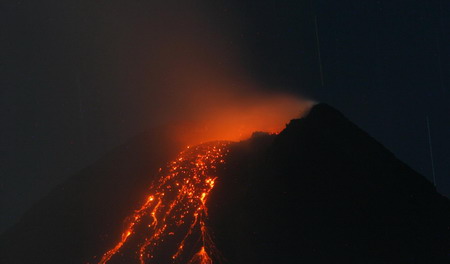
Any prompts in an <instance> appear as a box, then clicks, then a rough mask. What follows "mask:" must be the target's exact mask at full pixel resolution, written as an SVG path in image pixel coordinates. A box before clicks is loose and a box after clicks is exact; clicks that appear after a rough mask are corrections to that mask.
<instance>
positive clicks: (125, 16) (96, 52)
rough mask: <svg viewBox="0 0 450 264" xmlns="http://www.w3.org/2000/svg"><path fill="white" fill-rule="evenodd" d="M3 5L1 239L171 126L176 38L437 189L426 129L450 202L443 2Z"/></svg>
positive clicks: (177, 97)
mask: <svg viewBox="0 0 450 264" xmlns="http://www.w3.org/2000/svg"><path fill="white" fill-rule="evenodd" d="M165 2H170V1H165ZM175 2H180V1H175ZM0 5H1V10H2V11H1V12H2V14H1V16H0V17H1V21H2V23H1V26H0V27H1V32H2V34H1V51H0V52H1V58H2V59H1V64H0V65H1V72H0V79H1V97H0V98H1V121H2V122H1V124H2V129H1V131H0V133H1V134H0V146H1V152H0V153H1V166H0V168H1V170H0V173H1V211H2V214H1V219H0V221H1V223H0V231H3V230H4V229H5V228H6V227H7V226H9V225H11V224H12V223H14V222H15V221H17V219H18V217H19V216H20V215H21V214H22V213H23V212H24V211H26V210H27V209H28V208H29V207H30V206H31V205H32V204H33V203H34V202H36V201H37V200H39V199H40V198H41V197H43V196H44V195H45V194H46V193H47V192H48V191H49V190H50V189H51V188H53V187H54V186H55V185H57V184H58V183H61V182H63V181H64V180H65V179H67V178H68V177H70V175H72V174H73V173H75V172H76V171H78V170H80V169H81V168H83V167H85V166H87V165H88V164H89V163H91V162H93V161H95V160H96V159H98V158H99V157H100V156H101V155H102V154H103V153H105V152H107V151H108V150H110V149H111V148H113V147H115V146H118V145H120V144H122V143H123V142H125V141H126V140H127V139H128V138H130V137H132V136H134V135H136V134H138V133H141V132H142V131H144V130H145V129H149V128H151V127H152V126H155V125H156V124H160V123H163V122H164V121H168V120H170V119H171V118H172V117H173V114H174V113H176V111H175V112H173V111H169V110H167V107H166V104H165V103H161V101H163V102H167V100H168V99H170V102H171V103H170V108H171V109H172V108H179V109H182V107H181V106H180V105H183V104H182V102H181V100H182V98H183V96H184V95H185V93H189V89H187V90H181V91H180V90H171V89H170V88H167V87H164V85H162V83H164V84H167V83H166V82H162V81H161V80H164V78H165V75H164V74H165V73H166V72H165V71H164V70H162V69H165V68H164V67H165V65H166V64H167V65H168V66H167V67H168V68H169V69H171V68H173V67H172V66H173V64H172V62H173V60H174V59H175V60H176V59H178V57H180V56H185V55H186V54H184V53H180V54H179V53H175V54H172V51H173V50H177V48H176V46H177V45H178V44H179V43H181V44H179V46H181V50H184V49H188V48H185V46H183V45H188V44H189V45H190V46H189V47H190V49H192V50H193V52H191V53H190V54H189V56H186V58H185V60H186V61H191V60H194V61H195V60H197V59H198V61H202V60H206V61H209V58H211V57H214V59H215V60H214V61H216V60H217V61H218V65H228V64H230V65H234V63H235V62H234V61H235V58H234V57H239V58H240V59H239V60H240V64H239V66H237V65H236V68H239V67H242V68H244V70H242V72H245V74H246V75H248V76H251V78H253V79H256V80H257V81H258V82H261V83H264V84H265V88H264V89H265V90H276V91H286V92H290V93H294V94H302V93H307V94H309V95H311V96H313V97H314V98H315V99H316V100H319V101H322V102H327V103H329V104H331V105H333V106H335V107H336V108H338V109H340V110H341V111H342V112H344V114H346V115H347V116H348V117H349V118H350V119H351V120H352V121H354V122H355V123H356V124H358V125H359V126H360V127H362V128H363V129H365V130H366V131H368V132H369V133H370V134H371V135H372V136H374V137H375V138H376V139H378V140H379V141H381V142H382V143H383V144H384V145H385V146H387V147H388V148H389V149H390V150H392V151H393V152H394V153H395V154H396V155H397V156H398V157H399V158H400V159H401V160H403V161H405V162H406V163H407V164H408V165H410V166H411V167H412V168H414V169H415V170H417V171H418V172H420V173H422V174H423V175H425V176H426V177H427V178H428V179H430V180H433V173H432V167H431V159H430V145H429V137H428V132H429V131H430V134H431V140H432V150H433V156H434V168H435V178H436V184H437V187H438V190H439V191H440V192H441V193H442V194H444V195H447V196H450V140H449V139H448V135H449V132H450V99H449V92H450V91H449V83H450V80H449V76H450V51H449V48H448V47H450V27H449V25H450V23H449V15H450V13H449V11H450V3H449V2H447V1H438V0H430V1H419V0H410V1H388V0H383V1H361V0H348V1H331V0H317V1H310V2H308V1H255V2H254V3H253V2H251V1H236V2H231V1H230V2H227V1H223V2H221V3H219V2H217V4H209V5H206V4H205V3H202V2H201V1H193V2H190V3H184V4H183V5H181V4H180V3H164V4H162V3H157V1H156V2H155V1H142V0H141V1H137V0H136V1H119V0H114V1H74V0H73V1H68V0H63V1H61V0H59V1H57V0H54V1H53V0H45V1H27V0H22V1H2V4H0ZM173 36H175V37H173ZM180 36H182V37H180ZM192 36H195V37H192ZM181 39H182V41H181ZM199 39H200V41H199ZM177 43H178V44H177ZM186 43H187V44H186ZM198 43H207V44H208V45H205V46H206V47H211V48H208V49H206V50H205V49H203V47H200V48H199V47H198V46H199V45H198ZM218 43H222V44H223V43H225V44H223V45H222V44H221V45H218ZM169 46H170V47H172V46H175V48H173V47H172V48H167V47H169ZM199 51H201V52H199ZM319 51H320V52H319ZM217 53H220V54H221V55H220V56H217V55H216V54H217ZM235 53H239V56H237V55H236V56H235V55H234V54H235ZM161 54H163V55H161ZM167 54H169V55H167ZM194 55H195V56H194ZM319 55H320V56H319ZM171 56H172V57H171ZM199 56H202V59H199ZM169 57H170V59H167V58H169ZM230 58H233V59H230ZM176 66H179V65H176ZM185 66H186V64H181V66H180V67H181V68H183V67H185ZM197 66H198V65H197ZM221 67H222V66H220V67H217V68H218V69H219V68H221ZM224 68H225V67H224ZM198 69H204V68H203V67H200V66H199V67H198ZM192 74H193V75H195V74H200V75H201V74H203V70H198V71H197V72H193V73H192ZM167 76H169V77H173V75H167ZM157 80H158V81H157ZM161 98H164V100H161ZM427 117H428V120H429V128H430V130H429V131H428V129H427V122H426V120H427Z"/></svg>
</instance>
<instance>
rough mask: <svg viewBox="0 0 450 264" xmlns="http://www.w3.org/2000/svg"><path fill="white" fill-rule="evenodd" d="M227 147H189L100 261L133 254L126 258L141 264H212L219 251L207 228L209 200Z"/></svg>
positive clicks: (165, 172)
mask: <svg viewBox="0 0 450 264" xmlns="http://www.w3.org/2000/svg"><path fill="white" fill-rule="evenodd" d="M228 144H229V142H227V141H216V142H210V143H204V144H200V145H197V146H194V147H187V149H185V150H184V151H182V152H181V153H180V154H179V156H178V157H177V159H176V160H174V161H172V162H171V163H169V164H168V166H167V167H166V168H165V169H160V176H159V177H158V178H157V179H156V180H155V182H154V183H153V186H151V188H150V190H149V192H150V194H149V195H148V196H147V200H146V201H145V202H144V203H143V205H142V206H141V207H140V208H139V209H138V210H136V211H135V212H134V213H133V214H132V215H131V216H129V218H128V219H127V221H126V227H125V229H124V230H123V232H122V236H121V238H120V240H119V241H118V242H117V244H116V245H115V246H113V247H112V248H111V249H110V250H108V251H107V252H105V253H104V254H103V256H102V258H101V260H100V261H99V263H107V262H108V261H111V262H115V260H117V261H119V262H120V261H123V260H124V255H126V254H130V252H131V253H132V254H131V255H132V256H126V257H125V258H126V260H127V261H129V260H135V261H136V262H140V263H141V264H144V263H192V264H212V258H213V257H212V255H213V254H214V253H215V251H216V250H215V247H214V243H213V241H212V239H211V237H210V234H209V233H208V228H207V226H206V220H207V216H208V210H207V207H206V202H207V199H208V195H209V194H210V192H211V190H212V189H213V188H214V183H215V180H216V177H215V176H213V175H214V173H215V170H216V168H217V166H218V165H219V164H221V163H223V162H224V156H225V155H226V154H227V152H228Z"/></svg>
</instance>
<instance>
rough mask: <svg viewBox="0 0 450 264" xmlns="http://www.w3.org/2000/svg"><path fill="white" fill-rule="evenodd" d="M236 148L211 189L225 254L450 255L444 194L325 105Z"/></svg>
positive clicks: (426, 259)
mask: <svg viewBox="0 0 450 264" xmlns="http://www.w3.org/2000/svg"><path fill="white" fill-rule="evenodd" d="M253 141H255V140H253ZM259 145H260V144H259ZM241 149H242V146H241ZM250 149H252V148H250ZM242 153H245V151H242V150H240V151H235V152H231V154H230V162H229V166H228V169H227V170H226V171H225V172H224V175H223V176H222V177H220V179H222V184H220V182H219V184H218V187H217V190H216V192H215V195H216V196H215V197H212V198H211V204H212V205H211V207H212V208H214V209H212V210H214V211H212V212H211V217H212V222H213V223H214V225H215V226H214V230H216V237H217V239H218V241H217V242H218V246H219V248H221V249H222V251H223V254H224V255H225V256H227V257H228V260H229V263H294V262H295V263H302V262H303V263H450V256H449V253H450V235H449V234H450V233H449V226H450V203H449V200H448V199H447V198H444V197H442V196H441V195H440V194H438V193H437V192H436V190H435V188H434V186H433V185H432V184H431V183H430V182H428V181H427V180H426V179H425V178H424V177H423V176H421V175H419V174H417V173H416V172H414V171H413V170H411V169H410V168H409V167H408V166H406V165H405V164H404V163H402V162H401V161H399V160H397V159H396V158H395V157H394V155H393V154H392V153H390V152H389V151H388V150H387V149H385V148H384V147H383V146H382V145H381V144H379V143H378V142H377V141H375V140H374V139H373V138H371V137H370V136H369V135H367V134H366V133H365V132H363V131H362V130H360V129H359V128H358V127H356V126H355V125H354V124H352V123H351V122H350V121H348V120H347V119H346V118H345V117H344V116H342V115H341V114H340V113H339V112H338V111H336V110H335V109H333V108H331V107H330V106H327V105H325V104H319V105H317V106H315V107H314V108H313V109H312V111H311V112H310V114H309V115H308V116H307V117H306V118H304V119H300V120H292V121H291V122H290V123H289V124H288V125H287V127H286V129H285V130H284V131H283V132H282V133H280V134H279V135H278V136H277V137H276V138H275V139H274V141H273V143H271V144H270V146H269V147H268V148H267V150H266V151H263V152H261V151H259V152H258V153H257V155H255V154H254V153H252V152H251V151H247V153H248V155H247V156H246V158H244V159H243V158H240V157H238V158H237V159H238V160H239V159H241V160H245V159H247V160H246V161H245V162H241V163H239V161H233V159H234V156H242V155H243V154H242ZM230 166H233V167H230ZM233 175H234V176H233ZM236 175H238V176H236ZM230 177H232V178H233V180H229V179H230ZM243 186H245V187H243ZM235 189H239V190H241V191H240V192H239V195H240V197H239V198H235V199H233V200H231V199H229V197H230V196H231V195H230V194H231V193H232V192H233V190H235ZM230 241H234V243H230Z"/></svg>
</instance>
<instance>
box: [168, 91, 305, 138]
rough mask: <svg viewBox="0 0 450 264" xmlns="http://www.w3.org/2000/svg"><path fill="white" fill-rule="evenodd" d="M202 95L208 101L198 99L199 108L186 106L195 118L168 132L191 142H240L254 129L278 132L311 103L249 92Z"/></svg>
mask: <svg viewBox="0 0 450 264" xmlns="http://www.w3.org/2000/svg"><path fill="white" fill-rule="evenodd" d="M206 94H207V96H209V97H210V98H209V99H208V100H209V101H210V102H209V103H205V102H204V101H203V100H201V99H200V102H199V104H203V105H202V108H201V110H195V109H196V108H198V107H196V106H192V107H188V109H191V110H189V111H194V112H195V114H194V116H195V118H187V119H182V120H180V121H177V122H175V123H176V124H177V125H176V126H175V128H173V127H172V128H171V131H170V132H169V133H172V136H173V138H176V139H177V140H178V141H180V142H182V143H184V144H186V145H187V144H189V145H195V144H199V143H202V142H208V141H213V140H230V141H240V140H244V139H247V138H249V137H250V136H251V134H252V133H253V132H256V131H260V132H268V133H278V132H280V131H281V130H283V129H284V127H285V125H286V122H288V121H289V120H291V119H294V118H300V117H302V116H304V115H306V114H307V112H308V110H309V109H310V108H311V106H312V105H313V104H314V102H312V101H306V100H302V99H299V98H296V97H292V96H286V95H274V94H266V95H261V94H259V95H256V94H252V93H249V94H248V95H247V96H246V95H240V97H239V99H238V98H237V97H236V98H235V97H233V96H230V95H227V94H218V95H214V94H212V93H206ZM205 96H206V95H205ZM197 100H198V98H197ZM205 101H206V100H205ZM211 102H213V103H211ZM192 109H194V110H192ZM197 111H198V112H197ZM186 120H189V121H186Z"/></svg>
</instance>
